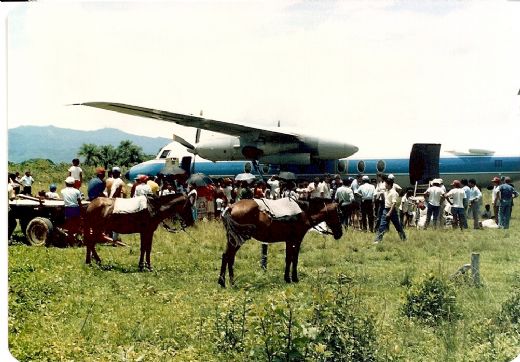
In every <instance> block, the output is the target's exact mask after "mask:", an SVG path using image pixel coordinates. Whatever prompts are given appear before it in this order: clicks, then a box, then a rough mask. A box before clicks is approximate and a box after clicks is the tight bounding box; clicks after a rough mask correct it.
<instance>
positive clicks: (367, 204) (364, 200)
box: [356, 175, 376, 233]
mask: <svg viewBox="0 0 520 362" xmlns="http://www.w3.org/2000/svg"><path fill="white" fill-rule="evenodd" d="M361 182H362V184H361V186H359V188H358V189H357V191H356V193H357V194H358V195H359V196H360V199H361V228H362V229H363V231H367V222H368V229H369V230H370V232H371V233H373V232H374V194H375V190H376V188H375V186H374V185H372V184H371V183H370V178H369V177H368V176H367V175H365V176H363V177H362V178H361Z"/></svg>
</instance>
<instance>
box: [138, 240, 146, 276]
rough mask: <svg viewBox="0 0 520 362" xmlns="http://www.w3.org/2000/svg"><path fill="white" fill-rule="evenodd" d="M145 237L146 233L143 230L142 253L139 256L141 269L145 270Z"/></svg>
mask: <svg viewBox="0 0 520 362" xmlns="http://www.w3.org/2000/svg"><path fill="white" fill-rule="evenodd" d="M145 239H146V236H145V233H144V232H142V233H141V248H140V251H141V254H140V256H139V271H143V270H144V255H145V253H146V245H145V243H146V241H145Z"/></svg>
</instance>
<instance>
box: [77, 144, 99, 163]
mask: <svg viewBox="0 0 520 362" xmlns="http://www.w3.org/2000/svg"><path fill="white" fill-rule="evenodd" d="M78 156H82V157H84V160H83V164H84V165H86V166H96V165H97V164H98V162H99V160H100V150H99V147H98V146H96V145H95V144H93V143H84V144H82V145H81V147H80V148H79V151H78Z"/></svg>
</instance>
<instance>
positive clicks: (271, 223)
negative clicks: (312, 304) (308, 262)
mask: <svg viewBox="0 0 520 362" xmlns="http://www.w3.org/2000/svg"><path fill="white" fill-rule="evenodd" d="M298 203H299V204H300V207H301V208H302V210H303V212H302V213H300V214H299V215H297V217H296V218H295V220H291V221H277V220H273V219H271V218H270V217H269V216H268V215H267V214H266V213H265V212H262V211H260V209H259V207H258V205H257V203H256V202H255V201H254V200H241V201H239V202H237V203H235V204H233V205H231V206H230V207H229V209H227V210H226V212H225V213H224V215H223V222H224V226H225V228H226V234H227V247H226V251H225V252H224V253H223V254H222V265H221V268H220V277H219V280H218V283H219V284H220V285H221V286H222V287H225V286H226V268H229V280H230V283H231V284H233V277H234V273H233V264H234V263H235V254H236V252H237V250H238V249H239V248H240V246H242V244H243V243H244V242H245V241H246V240H247V239H249V238H251V237H252V238H255V239H256V240H259V241H262V242H265V243H275V242H280V241H285V274H284V279H285V281H286V282H288V283H290V282H291V281H292V282H295V283H296V282H298V271H297V268H298V255H299V253H300V244H301V242H302V240H303V237H304V236H305V234H306V233H307V231H308V230H309V229H310V228H312V227H315V226H316V225H318V224H319V223H321V222H323V221H325V222H326V223H327V225H328V226H329V227H330V228H331V230H332V234H333V235H334V239H336V240H338V239H339V238H341V236H342V234H343V231H342V228H341V223H340V219H339V213H338V206H337V204H336V203H334V202H331V201H330V200H326V199H311V200H310V201H309V202H298ZM291 264H292V273H291V275H289V271H290V269H291Z"/></svg>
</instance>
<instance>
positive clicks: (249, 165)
mask: <svg viewBox="0 0 520 362" xmlns="http://www.w3.org/2000/svg"><path fill="white" fill-rule="evenodd" d="M251 170H252V167H251V162H246V163H245V164H244V172H247V173H250V172H251Z"/></svg>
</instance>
